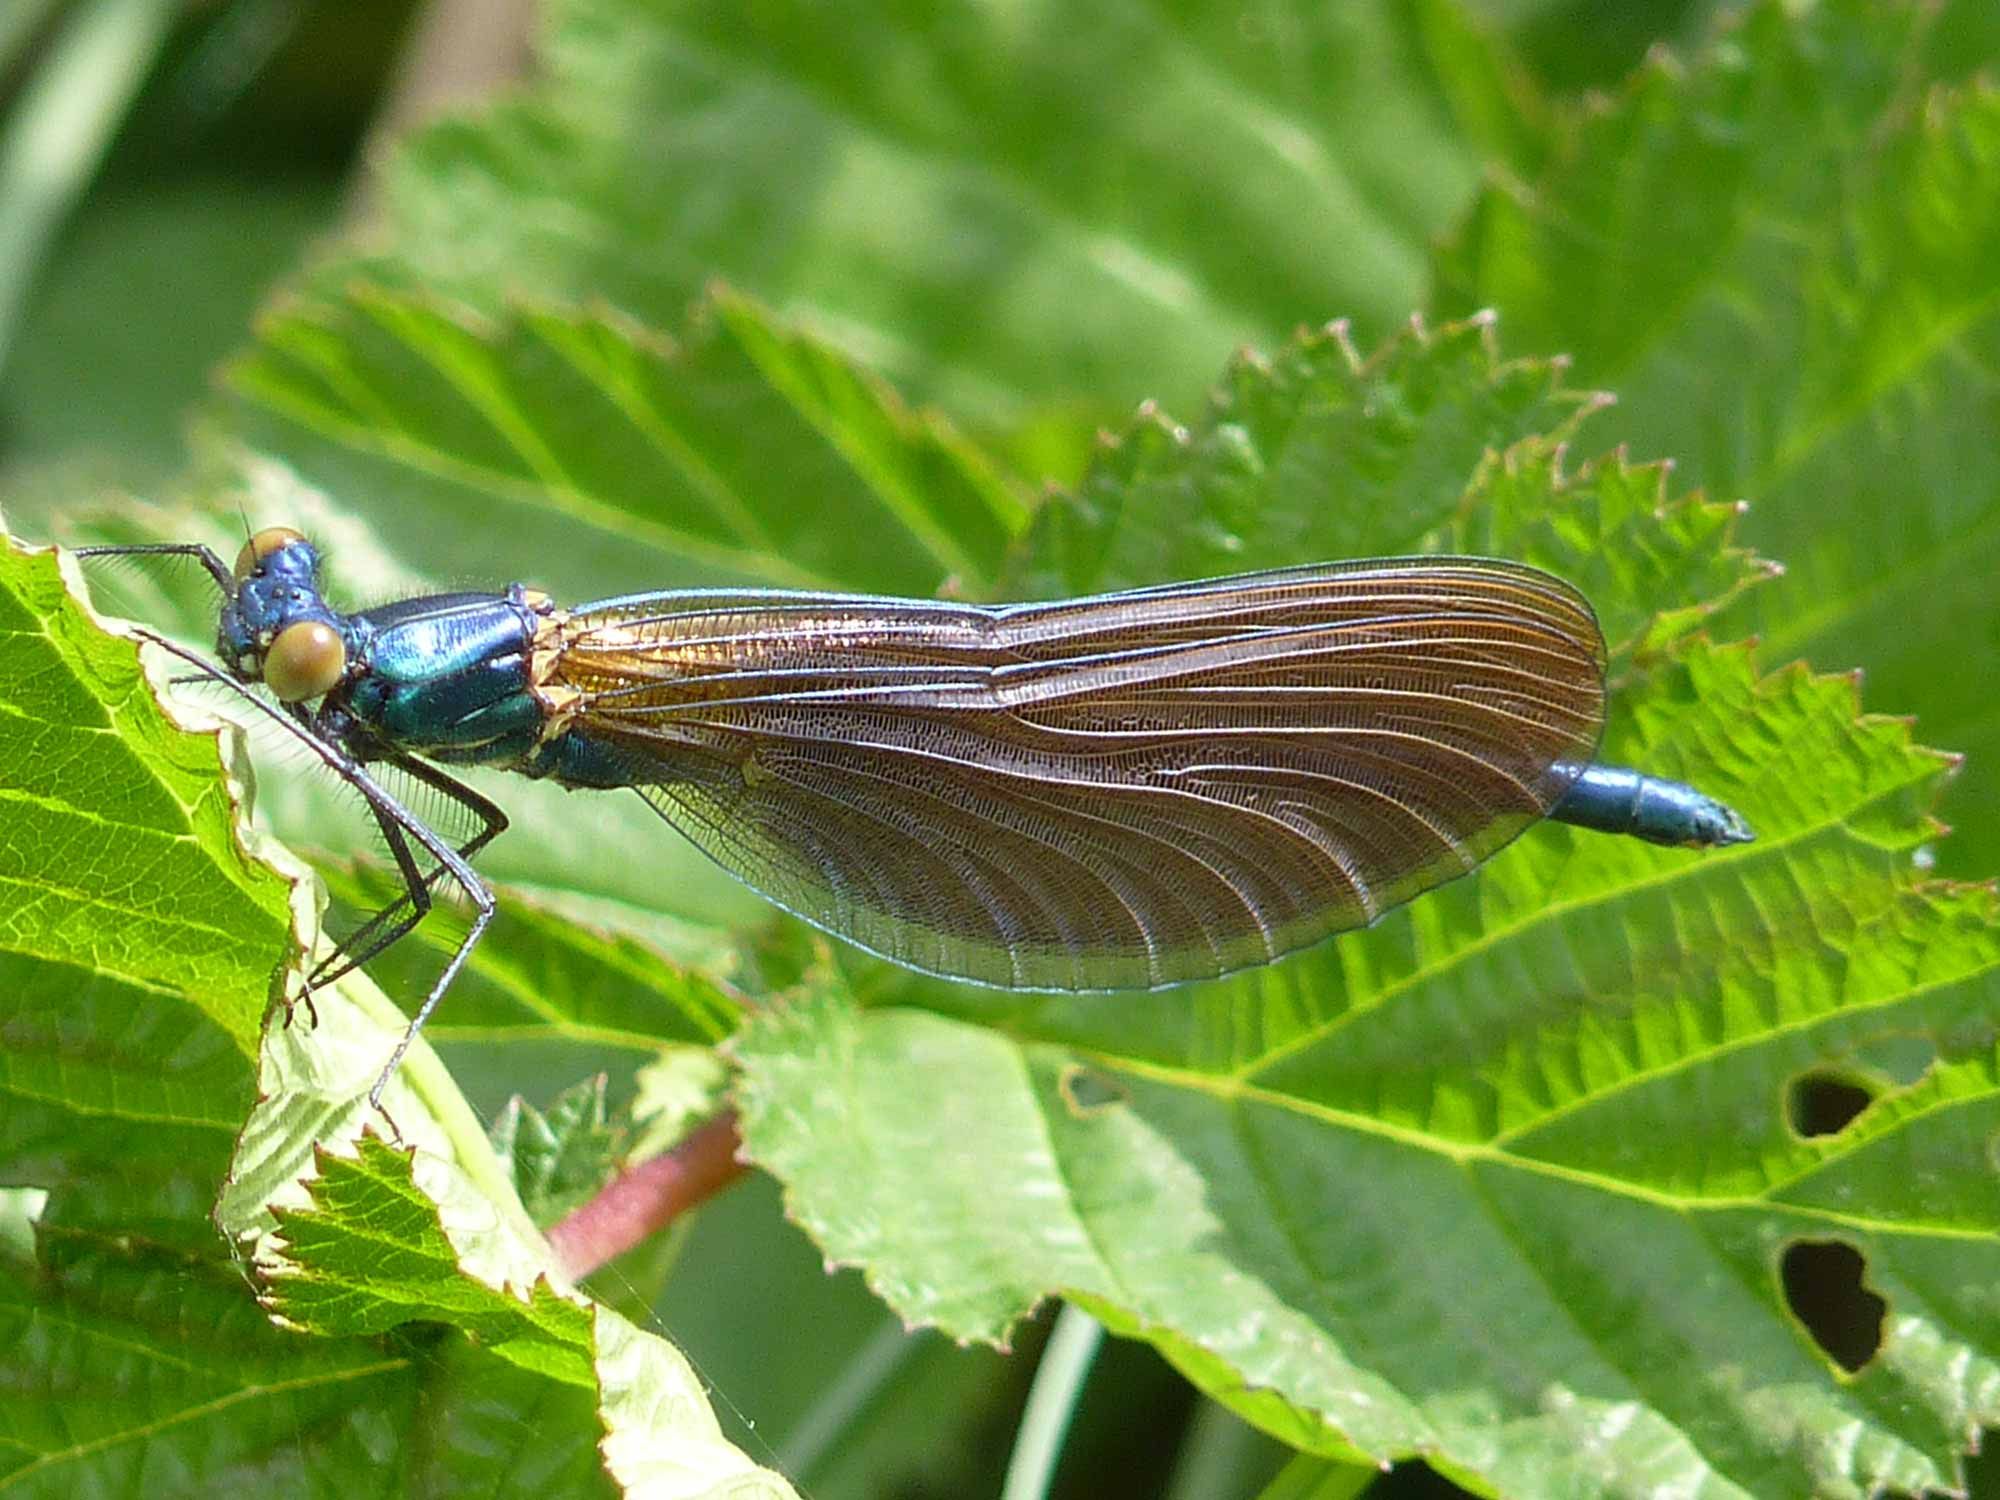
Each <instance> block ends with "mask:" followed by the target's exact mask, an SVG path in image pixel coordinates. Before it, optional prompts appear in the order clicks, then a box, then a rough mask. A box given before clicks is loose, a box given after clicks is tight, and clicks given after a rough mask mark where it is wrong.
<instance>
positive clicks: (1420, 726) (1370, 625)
mask: <svg viewBox="0 0 2000 1500" xmlns="http://www.w3.org/2000/svg"><path fill="white" fill-rule="evenodd" d="M557 670H558V673H559V678H560V680H559V682H558V686H560V687H562V688H566V689H568V690H570V691H572V692H574V693H576V694H577V695H578V698H577V702H578V703H579V705H580V706H579V710H578V714H577V717H576V720H575V724H576V727H577V729H578V731H579V732H583V733H587V734H590V735H592V736H594V737H597V738H598V739H600V740H602V741H605V742H606V743H608V744H611V745H615V746H616V747H617V749H618V752H619V754H620V755H621V757H622V763H623V764H624V765H626V766H627V767H629V769H630V774H631V780H632V781H633V783H634V784H635V785H638V786H639V787H640V788H641V790H642V791H643V793H644V794H645V796H646V797H647V799H648V800H649V801H650V802H651V803H652V805H653V806H654V807H655V808H657V809H658V810H659V811H660V813H661V814H662V815H663V816H664V817H665V818H666V819H667V820H668V821H669V822H671V823H672V824H674V826H676V827H677V828H679V829H680V830H681V831H682V832H683V833H685V834H686V835H687V836H688V837H689V838H691V839H692V840H694V842H695V843H696V844H698V845H699V846H700V847H701V848H702V849H704V850H706V851H707V852H708V853H709V854H710V855H711V856H712V857H713V858H714V859H715V860H716V861H717V863H719V864H721V865H722V866H723V867H724V868H725V869H727V870H729V871H730V872H731V873H733V874H735V875H737V876H738V877H740V878H741V879H743V880H744V881H746V882H747V883H749V884H750V885H751V886H753V887H755V888H756V889H757V890H759V891H761V892H763V893H764V894H765V895H767V896H769V897H770V898H771V899H772V900H774V901H776V902H777V903H778V904H779V905H781V906H783V907H785V908H787V909H788V910H790V911H793V912H795V913H797V914H798V915H800V916H802V917H805V918H806V919H807V920H809V921H812V922H814V923H817V924H818V925H819V926H821V927H824V928H826V929H827V930H829V931H831V932H833V933H836V934H838V935H839V936H841V937H844V938H848V939H850V940H852V941H854V942H857V943H859V944H861V945H862V946H863V947H866V948H869V949H872V950H874V951H875V952H878V953H881V954H885V955H887V956H888V957H890V958H894V959H897V960H898V961H900V962H902V963H905V964H909V965H912V966H914V967H916V968H919V969H925V970H928V971H931V972H934V973H939V974H946V975H951V976H955V977H959V978H964V979H971V980H975V981H978V982H980V983H984V984H990V985H999V986H1002V987H1007V988H1022V989H1054V990H1087V989H1128V988H1147V987H1154V986H1159V985H1166V984H1174V983H1178V982H1181V981H1185V980H1192V979H1206V978H1213V977H1215V976H1217V975H1221V974H1226V973H1229V972H1230V971H1232V970H1235V969H1240V968H1243V967H1245V966H1247V965H1250V964H1256V963H1262V962H1265V961H1267V960H1270V959H1273V958H1277V957H1279V956H1281V955H1283V954H1285V953H1289V952H1291V951H1293V950H1295V949H1297V948H1301V947H1304V946H1306V945H1308V944H1311V943H1315V942H1318V941H1319V940H1320V939H1322V938H1324V937H1326V936H1327V935H1329V934H1331V933H1334V932H1339V931H1341V930H1343V929H1346V928H1352V927H1358V926H1361V925H1364V924H1365V923H1368V922H1371V921H1373V920H1374V919H1375V918H1377V917H1378V916H1380V915H1381V914H1382V913H1383V912H1385V911H1388V910H1389V909H1391V908H1392V907H1394V906H1397V905H1399V904H1401V903H1402V902H1404V901H1407V900H1409V899H1410V898H1411V897H1412V896H1415V895H1417V894H1418V893H1420V892H1422V891H1425V890H1428V889H1429V888H1430V887H1432V886H1435V885H1437V884H1439V883H1441V882H1443V881H1446V880H1449V879H1452V878H1453V877H1455V876H1458V875H1461V874H1464V873H1465V872H1467V871H1469V870H1471V869H1472V868H1474V867H1475V866H1476V865H1478V864H1479V863H1480V861H1482V860H1484V859H1485V858H1486V857H1487V856H1489V855H1490V854H1492V853H1493V852H1494V851H1495V850H1496V849H1498V848H1499V847H1500V846H1501V845H1502V844H1504V843H1506V842H1507V841H1508V840H1509V839H1511V838H1512V837H1514V835H1515V834H1516V833H1518V832H1519V831H1520V830H1521V829H1522V828H1523V827H1525V826H1526V825H1527V824H1528V823H1530V822H1532V821H1534V820H1535V819H1537V818H1539V817H1541V816H1542V815H1544V814H1545V813H1547V812H1548V810H1549V809H1550V808H1551V807H1553V806H1554V805H1555V803H1556V802H1557V801H1558V800H1559V799H1560V798H1561V796H1562V795H1563V793H1564V792H1565V791H1566V790H1567V788H1568V786H1569V783H1570V781H1571V780H1572V779H1573V778H1574V776H1575V775H1576V774H1577V772H1578V771H1579V770H1580V769H1581V768H1582V766H1584V765H1585V764H1587V763H1588V762H1589V760H1590V758H1591V755H1592V753H1593V751H1594V750H1595V748H1596V743H1597V737H1598V732H1599V729H1600V726H1601V723H1602V716H1603V674H1604V645H1603V640H1602V637H1601V635H1600V633H1599V631H1598V628H1597V624H1596V621H1595V619H1594V617H1593V616H1592V614H1591V612H1590V608H1589V606H1588V605H1587V604H1586V603H1585V602H1584V601H1583V599H1582V598H1581V597H1580V596H1578V595H1577V594H1576V592H1575V591H1574V590H1572V589H1571V588H1569V587H1568V586H1567V585H1566V584H1563V583H1561V582H1560V581H1558V580H1556V579H1554V578H1551V577H1549V576H1548V575H1546V574H1542V573H1539V572H1536V571H1534V570H1532V569H1528V568H1523V567H1519V566H1516V565H1512V564H1508V563H1501V562H1494V561H1488V560H1484V559H1461V558H1424V559H1406V560H1389V561H1369V562H1362V563H1341V564H1330V565H1326V566H1320V567H1311V568H1297V569H1289V570H1285V571H1282V572H1274V573H1260V574H1250V575H1246V576H1243V577H1239V578H1230V579H1221V580H1216V581H1213V582H1208V583H1201V584H1189V585H1179V586H1175V587H1171V588H1162V589H1147V590H1140V591H1136V592H1132V593H1127V594H1118V595H1105V596H1101V597H1098V598H1093V599H1085V600H1074V601H1066V602H1062V603H1053V604H1035V605H1020V606H1013V607H1006V608H994V609H976V608H971V607H967V606H954V605H946V604H926V603H918V602H913V601H898V600H879V599H861V598H853V597H849V596H838V595H827V596H813V595H771V594H749V595H741V596H734V595H713V596H705V597H702V598H700V599H693V598H690V597H688V596H677V597H675V598H674V599H673V600H672V601H671V603H670V604H669V603H665V602H663V601H662V600H647V599H637V600H625V601H613V602H612V603H609V604H606V605H602V606H596V607H593V608H591V609H588V610H585V611H581V612H579V613H578V614H577V615H576V616H575V617H573V618H572V620H571V622H570V624H569V626H568V628H567V631H566V634H565V638H564V646H563V649H562V651H561V653H560V660H559V662H558V665H557Z"/></svg>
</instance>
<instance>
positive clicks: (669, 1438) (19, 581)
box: [0, 545, 790, 1495]
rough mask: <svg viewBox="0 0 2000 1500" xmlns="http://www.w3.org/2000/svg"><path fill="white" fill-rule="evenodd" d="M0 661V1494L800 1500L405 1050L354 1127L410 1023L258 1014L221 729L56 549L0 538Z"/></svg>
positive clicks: (262, 956)
mask: <svg viewBox="0 0 2000 1500" xmlns="http://www.w3.org/2000/svg"><path fill="white" fill-rule="evenodd" d="M0 658H3V659H4V667H5V670H0V802H4V803H5V805H6V808H7V815H6V818H5V820H4V823H0V827H4V830H5V832H4V834H0V973H4V976H5V980H6V982H5V983H0V1036H4V1039H5V1047H4V1050H3V1051H0V1183H4V1184H6V1185H7V1189H8V1191H7V1194H6V1198H5V1207H6V1214H7V1224H6V1232H5V1234H4V1235H0V1262H4V1271H0V1380H4V1382H5V1385H6V1388H7V1390H8V1391H9V1393H10V1395H9V1399H8V1401H7V1402H6V1403H5V1413H4V1416H0V1484H5V1485H9V1486H12V1487H16V1488H20V1489H21V1490H22V1492H23V1493H49V1494H77V1493H93V1492H99V1491H104V1492H110V1491H118V1492H133V1493H148V1494H152V1493H179V1492H183V1491H192V1490H195V1489H200V1490H202V1491H204V1492H208V1493H236V1492H238V1491H241V1490H246V1489H250V1488H259V1489H266V1490H275V1491H276V1492H280V1493H284V1494H304V1495H317V1494H326V1495H347V1494H352V1493H353V1484H354V1475H355V1474H357V1473H362V1472H367V1473H378V1472H380V1473H385V1474H387V1475H389V1476H392V1477H391V1479H390V1480H389V1482H391V1483H393V1484H396V1485H397V1486H399V1487H404V1488H407V1489H409V1490H410V1491H413V1492H414V1491H427V1492H439V1493H482V1494H484V1493H493V1494H523V1495H527V1494H536V1495H539V1494H549V1493H562V1494H585V1493H619V1492H620V1490H619V1489H618V1488H617V1487H616V1485H623V1486H625V1487H627V1488H637V1487H639V1486H641V1485H650V1486H652V1488H650V1489H648V1490H647V1493H654V1494H663V1495H694V1494H706V1493H712V1492H713V1487H714V1486H715V1485H717V1484H724V1483H727V1484H733V1485H735V1486H737V1489H735V1490H732V1491H731V1492H732V1493H743V1494H771V1495H787V1494H789V1493H790V1491H789V1490H788V1489H787V1488H786V1487H785V1486H784V1485H783V1483H782V1481H779V1480H777V1479H776V1478H775V1476H771V1475H768V1474H766V1473H764V1472H763V1471H761V1470H756V1469H754V1467H753V1466H752V1465H750V1463H749V1462H748V1460H746V1459H745V1458H744V1457H743V1456H742V1455H741V1454H739V1453H737V1452H736V1451H735V1450H734V1449H732V1448H730V1447H729V1446H728V1445H727V1444H725V1443H723V1442H722V1441H721V1439H720V1437H719V1435H718V1434H717V1432H716V1428H715V1423H714V1418H713V1417H712V1415H711V1414H710V1413H709V1411H708V1408H707V1406H706V1403H705V1402H704V1401H703V1399H702V1396H701V1388H700V1385H699V1382H698V1381H696V1380H695V1379H694V1377H693V1375H692V1373H691V1372H690V1371H689V1370H688V1369H687V1367H686V1365H685V1363H684V1362H683V1361H681V1360H680V1358H679V1356H678V1355H676V1354H675V1353H674V1352H673V1351H672V1350H671V1348H669V1347H668V1346H667V1345H666V1344H665V1343H664V1342H662V1341H660V1340H658V1339H656V1338H653V1337H652V1336H651V1335H648V1334H643V1333H641V1332H639V1331H638V1330H636V1329H634V1328H632V1327H631V1326H630V1325H629V1324H626V1323H625V1322H624V1321H623V1320H622V1319H618V1318H617V1317H616V1316H615V1315H613V1314H611V1313H609V1312H607V1311H606V1310H604V1309H602V1308H599V1307H595V1306H594V1305H591V1304H589V1303H587V1302H582V1301H578V1300H574V1299H573V1294H568V1293H561V1292H558V1291H557V1290H555V1287H556V1286H557V1284H558V1279H557V1277H556V1273H555V1268H554V1266H553V1264H552V1262H551V1261H550V1258H549V1256H548V1252H547V1249H546V1247H545V1246H543V1245H542V1244H541V1241H540V1237H539V1235H537V1234H536V1232H535V1230H534V1227H533V1225H532V1224H530V1223H529V1222H528V1220H527V1218H526V1216H525V1214H524V1213H523V1212H522V1210H521V1207H520V1205H519V1203H518V1202H517V1201H516V1200H515V1198H514V1196H513V1193H512V1191H511V1189H510V1188H509V1187H508V1185H507V1183H506V1181H505V1178H504V1175H503V1174H502V1173H501V1172H500V1170H499V1168H498V1165H497V1164H496V1163H495V1162H494V1161H493V1159H492V1157H491V1153H490V1151H488V1149H487V1148H486V1146H485V1144H484V1140H483V1137H482V1136H481V1134H480V1132H479V1130H478V1127H477V1125H476V1123H475V1122H473V1121H472V1119H471V1117H470V1115H469V1114H468V1113H467V1112H466V1109H465V1106H464V1104H463V1102H462V1101H460V1100H459V1099H458V1097H457V1094H456V1091H455V1089H454V1088H453V1087H452V1086H451V1085H450V1083H449V1080H448V1079H445V1078H444V1077H443V1075H442V1074H441V1072H440V1071H439V1070H438V1067H437V1064H436V1063H435V1061H434V1060H433V1059H432V1058H431V1057H430V1055H429V1053H428V1049H426V1048H423V1047H421V1046H420V1047H419V1048H418V1050H417V1051H416V1052H415V1053H413V1054H412V1056H411V1058H410V1059H409V1061H408V1063H407V1064H406V1065H405V1068H404V1069H403V1070H402V1072H400V1073H399V1074H398V1075H397V1077H396V1079H395V1080H394V1081H393V1082H392V1084H391V1086H390V1092H389V1095H388V1096H387V1100H386V1102H387V1105H388V1107H389V1109H390V1112H391V1114H390V1118H391V1119H392V1120H393V1122H394V1125H395V1128H396V1129H397V1130H398V1131H399V1132H400V1133H401V1135H402V1136H403V1139H404V1141H405V1142H406V1143H407V1144H406V1145H404V1146H403V1147H400V1148H397V1149H391V1148H390V1147H388V1146H386V1145H384V1144H382V1142H381V1141H380V1140H379V1139H376V1138H374V1137H370V1136H365V1135H364V1134H363V1126H364V1124H368V1125H370V1126H375V1125H378V1124H379V1123H380V1121H381V1117H380V1116H376V1115H374V1114H372V1112H371V1111H369V1109H368V1108H367V1106H366V1102H365V1094H366V1090H367V1088H368V1086H369V1084H370V1083H372V1082H373V1080H374V1077H375V1075H376V1072H377V1071H378V1070H379V1068H380V1066H381V1062H382V1060H383V1059H384V1058H385V1057H386V1056H387V1055H388V1050H389V1048H390V1047H391V1046H393V1044H394V1042H395V1039H396V1037H397V1036H398V1035H399V1034H400V1032H401V1030H402V1026H403V1020H402V1017H401V1016H400V1014H398V1013H397V1012H396V1011H395V1010H394V1008H393V1007H391V1006H389V1005H388V1004H387V1002H386V1001H384V1000H382V999H381V998H380V996H379V994H375V993H374V992H373V991H372V990H371V989H369V988H368V987H367V986H366V985H365V983H364V982H362V981H360V980H358V979H351V980H350V981H347V982H345V983H343V985H342V986H340V987H338V988H335V989H323V990H320V991H318V992H316V993H315V995H314V999H313V1004H312V1005H311V1006H305V1005H300V1006H297V1007H296V1008H295V1009H294V1010H293V1011H292V1012H291V1013H290V1014H289V1016H287V1013H286V1012H285V1011H284V1010H283V1008H282V1007H280V1008H279V1009H278V1011H277V1012H276V1014H275V1015H274V1017H273V1018H272V1020H271V1021H270V1023H269V1024H268V1026H260V1017H261V1015H262V1012H263V1011H264V1009H265V1007H266V1003H267V1001H268V1000H269V999H270V998H271V997H272V996H273V994H274V983H275V981H276V980H277V979H278V978H279V977H280V976H281V975H282V974H283V973H284V972H285V967H286V966H285V960H286V958H287V956H288V953H289V950H290V948H291V945H292V943H293V926H294V923H293V919H292V910H291V908H292V898H291V895H290V890H291V887H290V885H289V883H288V881H287V880H286V879H285V878H283V877H281V875H280V874H278V873H277V872H275V871H274V870H272V869H271V868H269V867H268V866H267V865H266V864H265V863H263V862H261V861H260V860H259V859H256V858H253V857H251V855H250V854H249V853H248V852H246V845H245V843H244V842H243V840H244V839H245V838H246V837H247V835H244V834H243V833H242V832H241V831H240V829H239V828H238V826H237V824H236V821H235V816H234V809H233V803H232V781H231V779H230V778H229V777H226V776H225V775H223V774H222V771H223V763H219V762H218V757H217V753H216V747H217V742H218V740H217V732H216V730H215V729H214V728H213V727H210V728H208V729H207V730H206V731H205V732H200V733H186V732H183V731H181V730H179V729H176V728H175V727H174V726H173V725H172V724H171V723H170V722H169V720H168V719H167V717H166V716H165V715H164V714H163V713H162V712H161V710H160V708H159V707H158V705H157V704H156V702H155V701H154V698H153V696H152V690H151V689H150V688H149V686H148V684H147V681H146V678H145V675H144V674H143V672H142V671H141V669H140V665H139V662H138V659H137V655H136V652H135V649H134V646H133V644H132V643H131V642H129V641H123V640H117V639H114V638H112V637H109V636H106V635H104V634H103V633H102V632H101V631H100V630H98V629H97V628H96V627H95V626H94V625H93V624H92V622H91V621H90V620H89V619H88V618H87V617H86V616H85V614H84V612H83V611H82V610H81V609H80V608H79V607H78V606H77V605H76V604H75V603H74V602H73V601H72V600H71V599H70V598H69V597H68V595H67V594H66V592H65V589H64V586H63V580H62V578H61V576H60V574H59V572H58V567H57V560H56V558H55V556H54V555H53V554H48V553H43V554H38V555H25V554H22V553H20V552H18V551H17V550H14V549H13V548H12V547H11V545H10V546H9V547H8V548H6V549H0ZM223 744H224V747H225V748H226V749H228V750H230V751H231V754H232V756H233V753H234V749H235V747H234V743H233V739H231V738H228V737H225V738H224V739H223ZM258 848H259V851H260V853H269V852H275V851H270V850H267V849H265V847H264V845H263V843H262V841H261V840H260V841H259V842H258ZM290 868H291V869H292V870H293V871H294V872H296V870H297V867H296V865H293V866H291V867H290ZM356 992H358V993H359V994H360V996H361V999H359V1000H357V999H355V998H353V995H354V993H356ZM260 1042H261V1050H260ZM260 1059H261V1063H260ZM260 1065H261V1067H262V1070H263V1071H262V1073H261V1076H260V1074H259V1071H258V1069H259V1067H260ZM253 1101H254V1102H255V1105H256V1107H255V1109H254V1111H253V1110H252V1105H253ZM246 1114H249V1115H250V1117H251V1118H250V1120H249V1122H248V1123H247V1124H246V1123H245V1115H246ZM232 1151H234V1152H235V1153H236V1155H235V1158H234V1160H232ZM273 1205H275V1208H274V1207H273ZM212 1212H213V1213H215V1215H216V1217H215V1218H214V1219H213V1220H212V1219H211V1217H210V1216H211V1213H212ZM280 1218H282V1231H281V1232H280V1227H279V1225H280ZM218 1223H219V1224H221V1225H223V1226H224V1227H225V1228H226V1229H227V1231H228V1232H230V1233H231V1234H239V1233H240V1234H243V1235H244V1236H246V1238H245V1239H244V1247H245V1249H246V1252H247V1254H248V1257H249V1259H250V1261H251V1263H252V1265H253V1266H255V1267H257V1268H258V1269H259V1271H260V1273H261V1276H262V1281H261V1285H262V1289H263V1293H264V1296H265V1298H266V1301H267V1304H268V1306H269V1307H270V1308H271V1309H273V1310H274V1311H276V1312H277V1313H278V1314H280V1315H281V1316H282V1317H284V1318H285V1319H286V1321H288V1322H291V1323H293V1324H296V1325H300V1326H312V1327H315V1328H318V1329H321V1330H323V1331H326V1332H328V1333H330V1334H334V1335H337V1336H329V1337H318V1338H311V1339H307V1338H301V1337H298V1336H297V1335H296V1334H292V1333H287V1332H284V1331H282V1330H280V1329H278V1328H276V1327H274V1326H272V1323H271V1321H270V1318H269V1316H268V1315H267V1313H266V1311H265V1309H264V1308H260V1307H259V1306H258V1305H257V1301H256V1299H255V1297H254V1296H253V1292H252V1288H251V1286H250V1284H249V1283H248V1282H247V1281H246V1279H245V1276H244V1273H243V1268H242V1267H241V1266H240V1265H239V1264H238V1263H237V1262H236V1261H235V1260H234V1259H232V1257H231V1255H230V1253H229V1246H228V1245H227V1244H226V1243H225V1242H224V1241H223V1240H222V1239H220V1238H218V1236H217V1233H216V1228H217V1225H218ZM417 1320H423V1321H425V1322H443V1323H446V1324H452V1325H456V1328H457V1330H460V1331H452V1330H451V1329H439V1328H437V1327H419V1326H417ZM600 1445H601V1447H602V1452H600ZM668 1454H670V1455H672V1458H671V1466H672V1471H671V1472H668V1471H667V1465H666V1461H665V1460H663V1459H662V1457H661V1455H668ZM614 1481H615V1482H614Z"/></svg>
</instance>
